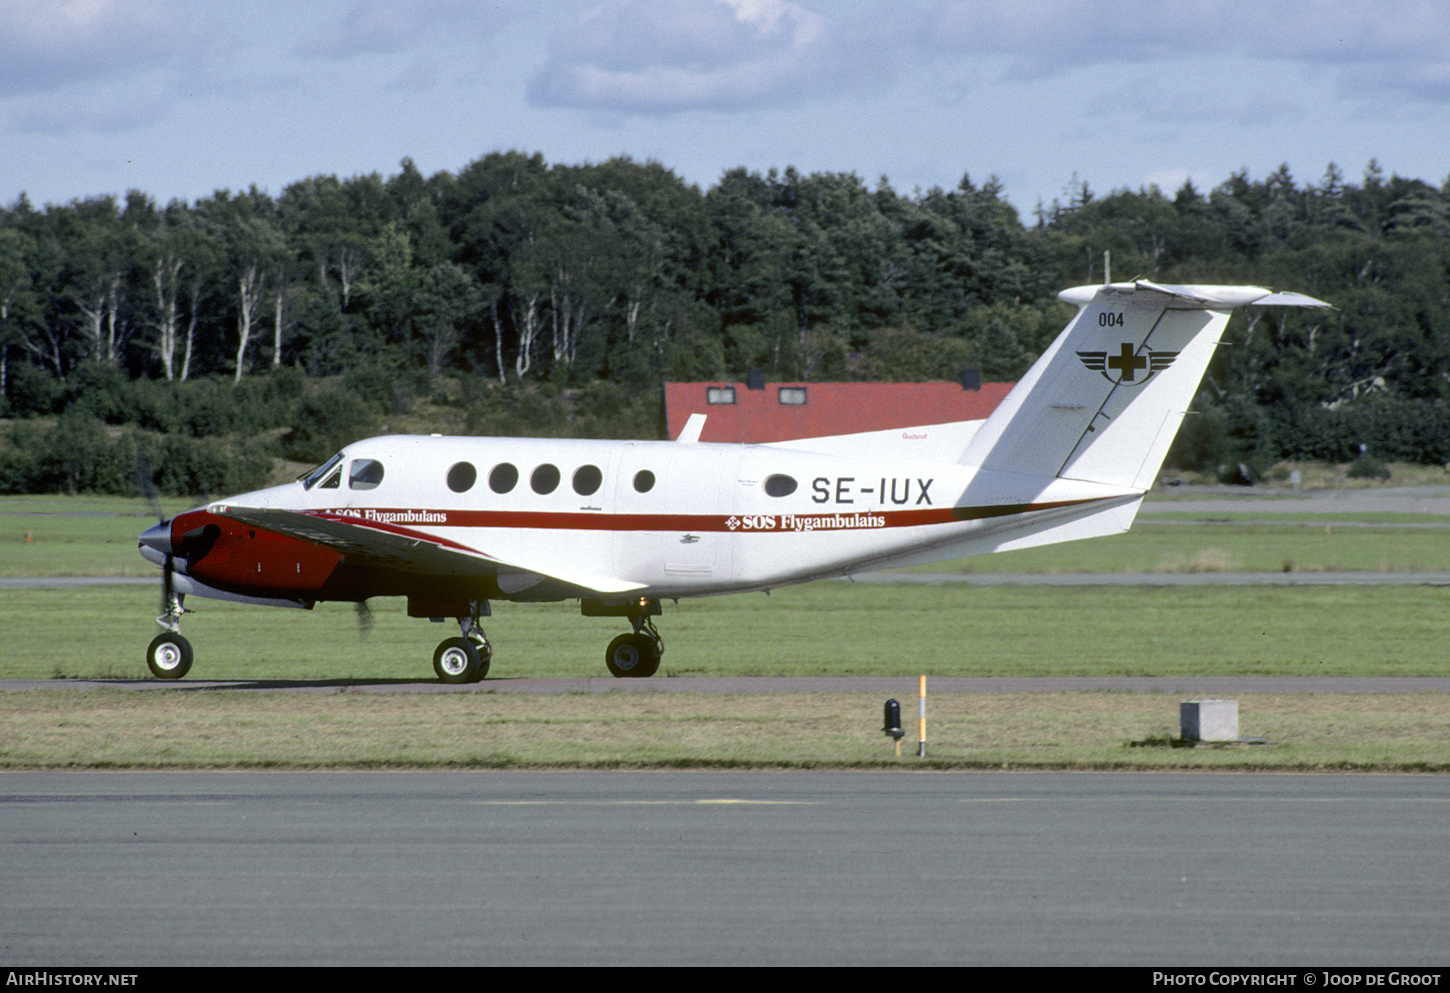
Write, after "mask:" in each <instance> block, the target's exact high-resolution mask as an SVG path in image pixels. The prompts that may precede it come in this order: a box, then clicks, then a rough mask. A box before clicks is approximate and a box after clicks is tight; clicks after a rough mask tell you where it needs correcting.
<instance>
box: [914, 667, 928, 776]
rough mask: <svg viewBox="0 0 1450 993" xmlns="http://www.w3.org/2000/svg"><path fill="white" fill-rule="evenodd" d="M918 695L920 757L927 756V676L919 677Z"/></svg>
mask: <svg viewBox="0 0 1450 993" xmlns="http://www.w3.org/2000/svg"><path fill="white" fill-rule="evenodd" d="M916 695H917V698H918V701H919V702H918V708H917V709H918V715H919V716H918V717H917V719H916V724H917V731H916V737H917V743H916V754H917V757H918V758H923V759H924V758H926V677H925V676H918V677H917V688H916Z"/></svg>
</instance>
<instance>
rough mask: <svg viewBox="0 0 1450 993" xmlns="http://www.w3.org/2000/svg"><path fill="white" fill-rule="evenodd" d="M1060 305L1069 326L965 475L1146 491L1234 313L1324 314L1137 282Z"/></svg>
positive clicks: (1253, 295) (1216, 290)
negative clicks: (1072, 310) (1068, 311)
mask: <svg viewBox="0 0 1450 993" xmlns="http://www.w3.org/2000/svg"><path fill="white" fill-rule="evenodd" d="M1059 297H1060V299H1062V300H1065V301H1067V302H1068V303H1073V304H1076V305H1077V306H1078V313H1077V316H1076V317H1075V318H1074V319H1073V321H1072V323H1071V324H1069V325H1068V326H1067V329H1066V330H1065V331H1063V333H1062V334H1061V335H1059V336H1058V338H1057V340H1056V341H1055V342H1053V344H1052V346H1051V347H1050V348H1049V349H1048V350H1047V351H1046V352H1045V353H1043V355H1042V357H1041V358H1040V359H1038V360H1037V362H1036V363H1035V364H1034V365H1033V366H1032V368H1031V369H1030V370H1028V372H1027V375H1026V376H1024V377H1023V378H1022V379H1021V381H1020V382H1018V384H1017V386H1016V387H1015V388H1014V389H1013V390H1012V392H1011V393H1009V394H1008V395H1007V398H1006V399H1005V400H1003V401H1002V403H1001V404H1000V405H999V406H998V407H997V409H996V410H995V411H993V413H992V415H991V416H990V417H989V418H987V420H986V422H985V423H984V424H983V425H982V427H981V429H980V430H979V431H978V432H977V433H976V435H975V436H974V437H973V438H972V440H971V442H970V443H969V444H968V445H967V447H966V450H965V451H964V452H963V453H962V457H961V460H960V461H961V463H962V464H964V465H973V466H978V467H979V468H981V469H983V470H985V471H988V472H993V473H998V472H1000V473H1013V474H1022V475H1027V476H1036V477H1040V478H1041V477H1045V478H1047V479H1051V478H1054V477H1055V478H1059V479H1066V480H1079V481H1082V482H1088V483H1100V484H1103V485H1105V486H1111V487H1119V488H1122V489H1125V490H1137V491H1139V492H1141V491H1145V490H1147V489H1149V488H1150V487H1151V486H1152V485H1153V480H1154V478H1155V477H1156V476H1157V475H1158V470H1159V469H1160V468H1161V467H1162V465H1163V459H1164V458H1165V456H1167V454H1168V448H1169V446H1170V445H1172V444H1173V438H1174V436H1175V435H1177V433H1178V427H1179V425H1180V424H1182V423H1183V417H1184V414H1185V413H1186V412H1187V410H1188V405H1189V403H1190V401H1192V399H1193V397H1194V395H1195V394H1196V393H1197V392H1198V387H1199V383H1200V382H1201V381H1202V380H1203V375H1204V372H1205V371H1206V370H1207V368H1208V363H1209V360H1211V359H1212V358H1213V353H1214V349H1215V348H1216V347H1217V346H1218V342H1219V338H1220V336H1221V335H1222V334H1223V330H1224V328H1225V326H1226V325H1227V324H1228V319H1229V316H1230V315H1231V314H1232V313H1233V311H1234V309H1235V308H1237V307H1243V306H1250V305H1252V306H1274V305H1277V306H1292V307H1328V306H1329V304H1326V303H1324V302H1323V301H1320V300H1315V299H1313V298H1312V297H1306V296H1301V295H1299V294H1295V293H1272V292H1270V291H1269V290H1266V289H1262V288H1260V287H1257V286H1164V285H1159V284H1155V283H1149V282H1144V281H1142V280H1137V281H1134V282H1131V283H1111V284H1108V285H1103V286H1079V287H1074V288H1073V289H1069V290H1064V291H1063V292H1062V293H1060V294H1059Z"/></svg>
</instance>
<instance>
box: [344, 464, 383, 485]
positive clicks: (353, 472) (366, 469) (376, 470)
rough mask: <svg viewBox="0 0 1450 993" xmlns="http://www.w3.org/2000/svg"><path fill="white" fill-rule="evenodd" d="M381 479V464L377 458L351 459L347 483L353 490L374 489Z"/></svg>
mask: <svg viewBox="0 0 1450 993" xmlns="http://www.w3.org/2000/svg"><path fill="white" fill-rule="evenodd" d="M382 481H383V464H382V463H381V462H379V461H378V460H377V459H353V460H352V466H351V467H350V468H349V469H348V474H347V485H348V486H349V487H351V488H352V489H355V490H375V489H377V488H378V484H379V483H381V482H382Z"/></svg>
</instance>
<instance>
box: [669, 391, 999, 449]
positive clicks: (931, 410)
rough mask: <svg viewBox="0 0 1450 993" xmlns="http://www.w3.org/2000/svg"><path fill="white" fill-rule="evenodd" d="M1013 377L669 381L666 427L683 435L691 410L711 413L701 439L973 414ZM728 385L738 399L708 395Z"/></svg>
mask: <svg viewBox="0 0 1450 993" xmlns="http://www.w3.org/2000/svg"><path fill="white" fill-rule="evenodd" d="M1014 385H1015V384H1013V383H983V384H982V386H981V389H979V390H968V389H963V388H962V384H961V383H767V384H766V385H765V389H763V390H751V389H747V388H746V384H745V383H726V382H706V383H665V431H666V437H668V438H676V437H678V436H679V434H680V430H681V429H682V428H683V427H684V426H685V422H686V421H687V420H689V418H690V415H691V414H705V415H706V419H705V430H704V432H703V433H702V434H701V435H700V440H701V441H723V442H744V443H757V442H767V441H789V440H791V439H794V438H820V437H824V436H826V435H833V434H857V433H859V432H862V431H884V430H887V429H889V428H905V427H915V426H917V425H922V424H947V423H950V422H952V421H975V420H981V419H983V418H985V417H986V416H987V415H988V414H990V413H991V412H992V411H993V410H995V409H996V407H997V404H999V403H1001V402H1002V399H1003V398H1004V397H1005V396H1006V395H1007V393H1008V392H1009V391H1010V390H1011V389H1012V387H1013V386H1014ZM729 389H733V390H734V403H710V402H709V395H710V391H711V390H715V391H726V390H729ZM782 389H785V390H805V394H804V397H805V402H804V403H796V404H790V403H782V402H781V390H782ZM719 395H720V394H718V393H717V396H719ZM724 395H726V396H728V393H726V394H724ZM790 395H791V394H787V396H790ZM794 396H795V397H797V398H799V396H800V394H799V393H797V394H794Z"/></svg>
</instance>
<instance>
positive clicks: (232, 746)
mask: <svg viewBox="0 0 1450 993" xmlns="http://www.w3.org/2000/svg"><path fill="white" fill-rule="evenodd" d="M904 703H906V704H907V708H908V709H909V710H913V711H914V702H912V701H904ZM881 707H882V697H881V696H880V695H878V694H865V693H782V694H748V695H745V694H740V695H732V694H692V693H680V694H677V693H669V694H643V695H641V694H634V693H631V694H608V693H606V694H563V695H548V696H535V695H528V694H514V693H508V694H501V693H487V692H477V693H458V694H443V695H428V696H419V695H414V694H389V695H379V694H371V693H356V692H347V691H340V692H338V693H332V694H274V693H263V694H259V693H243V692H225V691H216V692H205V693H136V692H128V691H121V690H99V691H94V692H90V693H74V692H59V691H56V692H32V693H8V694H5V693H0V719H3V722H4V727H5V736H4V740H3V743H0V769H4V768H10V769H21V768H82V767H86V768H97V767H98V768H156V767H162V768H166V767H210V768H233V767H235V768H389V767H394V768H396V767H435V768H436V767H440V766H441V767H460V768H461V767H485V768H510V767H523V766H532V767H579V766H583V767H599V768H618V767H664V768H695V767H734V768H748V767H755V768H827V767H850V768H868V769H869V768H879V769H907V768H909V769H1030V768H1078V769H1164V770H1166V769H1208V770H1221V771H1230V770H1241V769H1258V770H1282V771H1288V770H1378V771H1384V770H1395V771H1405V772H1415V771H1446V770H1450V699H1447V698H1446V697H1445V695H1443V694H1429V693H1425V694H1349V695H1334V696H1329V695H1320V696H1304V695H1296V694H1286V695H1276V694H1246V695H1244V696H1243V697H1241V698H1240V700H1239V709H1240V723H1241V725H1242V728H1243V731H1244V732H1245V734H1247V735H1252V736H1255V737H1261V738H1263V739H1264V742H1265V743H1264V744H1262V745H1237V746H1222V747H1220V746H1214V747H1200V748H1173V747H1168V744H1167V742H1168V739H1170V738H1172V737H1176V735H1177V731H1178V723H1177V722H1178V703H1177V700H1176V698H1174V697H1170V696H1166V695H1160V694H1123V693H1011V694H999V693H986V694H965V693H945V694H933V695H931V696H930V697H929V703H928V725H927V741H928V747H927V757H926V758H925V759H921V758H918V757H917V755H916V744H915V724H914V722H912V728H911V731H910V733H909V736H908V740H907V741H905V742H904V743H903V748H902V753H903V754H902V755H901V756H900V757H897V756H896V755H895V754H894V750H893V748H892V746H891V744H890V742H889V741H888V739H887V738H886V737H885V736H884V735H883V734H882V733H881V716H882V715H881ZM913 716H914V715H913Z"/></svg>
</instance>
